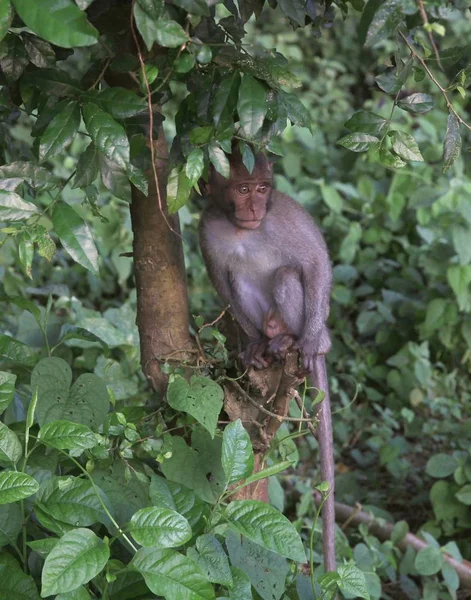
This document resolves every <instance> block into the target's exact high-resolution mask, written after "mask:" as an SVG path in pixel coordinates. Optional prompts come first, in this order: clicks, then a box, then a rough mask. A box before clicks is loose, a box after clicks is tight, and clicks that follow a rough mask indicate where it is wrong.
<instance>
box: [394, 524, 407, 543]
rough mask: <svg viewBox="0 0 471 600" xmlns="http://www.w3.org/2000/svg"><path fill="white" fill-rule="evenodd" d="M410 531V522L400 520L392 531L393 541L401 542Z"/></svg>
mask: <svg viewBox="0 0 471 600" xmlns="http://www.w3.org/2000/svg"><path fill="white" fill-rule="evenodd" d="M408 533H409V524H408V523H407V521H398V522H397V523H396V524H395V525H394V527H393V529H392V532H391V542H392V543H393V544H399V542H402V540H403V539H404V538H405V537H406V535H407V534H408Z"/></svg>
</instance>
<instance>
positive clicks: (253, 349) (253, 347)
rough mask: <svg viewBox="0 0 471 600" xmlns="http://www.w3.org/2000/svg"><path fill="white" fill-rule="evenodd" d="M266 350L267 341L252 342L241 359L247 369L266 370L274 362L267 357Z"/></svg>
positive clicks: (242, 353)
mask: <svg viewBox="0 0 471 600" xmlns="http://www.w3.org/2000/svg"><path fill="white" fill-rule="evenodd" d="M266 350H267V342H266V340H261V341H258V342H252V343H250V344H249V345H248V346H247V348H246V349H245V350H244V351H243V352H241V353H240V355H239V358H240V360H241V361H242V362H243V364H244V365H245V366H246V367H254V368H255V369H266V368H267V367H269V366H270V364H271V363H272V362H273V361H272V358H271V357H269V356H265V352H266Z"/></svg>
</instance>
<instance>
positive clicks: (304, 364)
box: [294, 337, 319, 376]
mask: <svg viewBox="0 0 471 600" xmlns="http://www.w3.org/2000/svg"><path fill="white" fill-rule="evenodd" d="M294 347H295V348H296V350H299V352H300V354H301V367H300V375H303V376H306V375H308V374H309V373H312V371H313V370H314V365H315V363H316V358H317V355H318V354H319V341H318V339H317V338H311V337H310V338H301V339H300V340H299V341H298V342H296V344H295V345H294Z"/></svg>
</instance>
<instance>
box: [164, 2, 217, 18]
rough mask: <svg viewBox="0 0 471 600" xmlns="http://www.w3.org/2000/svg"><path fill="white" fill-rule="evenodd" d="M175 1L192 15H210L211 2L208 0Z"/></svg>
mask: <svg viewBox="0 0 471 600" xmlns="http://www.w3.org/2000/svg"><path fill="white" fill-rule="evenodd" d="M173 3H174V4H175V5H176V6H179V7H180V8H183V9H184V10H186V12H188V13H190V14H192V15H199V16H200V17H209V5H208V4H209V3H208V2H207V0H173Z"/></svg>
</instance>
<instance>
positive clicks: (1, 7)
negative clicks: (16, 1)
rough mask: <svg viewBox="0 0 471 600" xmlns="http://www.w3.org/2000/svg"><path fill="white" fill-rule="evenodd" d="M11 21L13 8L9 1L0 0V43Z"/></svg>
mask: <svg viewBox="0 0 471 600" xmlns="http://www.w3.org/2000/svg"><path fill="white" fill-rule="evenodd" d="M12 20H13V8H12V6H11V4H10V0H0V41H1V40H3V38H4V37H5V35H6V33H7V31H8V29H9V27H10V25H11V22H12Z"/></svg>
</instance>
